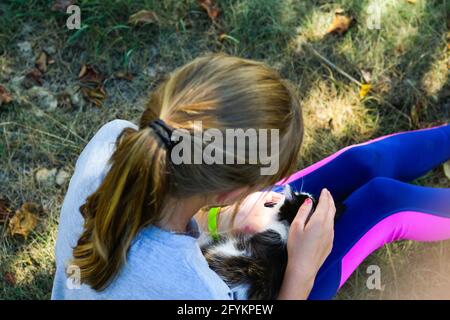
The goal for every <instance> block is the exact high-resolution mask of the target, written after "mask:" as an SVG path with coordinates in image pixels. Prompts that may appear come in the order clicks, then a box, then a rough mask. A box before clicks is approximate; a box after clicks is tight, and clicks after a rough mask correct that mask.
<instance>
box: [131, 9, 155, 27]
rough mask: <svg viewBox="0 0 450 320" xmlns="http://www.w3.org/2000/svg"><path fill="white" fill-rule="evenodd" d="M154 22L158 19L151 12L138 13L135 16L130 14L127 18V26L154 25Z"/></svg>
mask: <svg viewBox="0 0 450 320" xmlns="http://www.w3.org/2000/svg"><path fill="white" fill-rule="evenodd" d="M155 22H159V18H158V16H157V15H156V13H155V12H153V11H151V10H141V11H138V12H136V13H135V14H132V15H131V16H130V17H129V18H128V23H129V24H134V25H137V24H147V23H155Z"/></svg>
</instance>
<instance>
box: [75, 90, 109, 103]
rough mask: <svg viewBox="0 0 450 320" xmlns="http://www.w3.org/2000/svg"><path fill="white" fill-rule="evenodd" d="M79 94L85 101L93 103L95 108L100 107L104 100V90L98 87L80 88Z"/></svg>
mask: <svg viewBox="0 0 450 320" xmlns="http://www.w3.org/2000/svg"><path fill="white" fill-rule="evenodd" d="M81 93H82V94H83V97H84V98H85V99H86V100H87V101H89V102H91V103H93V104H94V105H95V106H97V107H101V105H102V104H103V100H105V99H106V92H105V89H104V88H103V87H101V86H98V87H96V88H89V87H84V88H81Z"/></svg>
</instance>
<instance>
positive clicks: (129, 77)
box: [114, 71, 134, 81]
mask: <svg viewBox="0 0 450 320" xmlns="http://www.w3.org/2000/svg"><path fill="white" fill-rule="evenodd" d="M114 77H115V78H116V79H118V80H127V81H132V80H133V78H134V76H133V75H132V74H131V73H130V72H125V71H119V72H116V73H115V74H114Z"/></svg>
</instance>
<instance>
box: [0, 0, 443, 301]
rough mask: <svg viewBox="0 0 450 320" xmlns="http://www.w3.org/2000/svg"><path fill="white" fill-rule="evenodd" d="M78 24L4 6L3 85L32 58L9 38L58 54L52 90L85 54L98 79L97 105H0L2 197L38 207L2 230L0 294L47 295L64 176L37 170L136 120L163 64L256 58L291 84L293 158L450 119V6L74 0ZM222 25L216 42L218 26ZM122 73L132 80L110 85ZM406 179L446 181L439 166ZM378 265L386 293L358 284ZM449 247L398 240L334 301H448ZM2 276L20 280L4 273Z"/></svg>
mask: <svg viewBox="0 0 450 320" xmlns="http://www.w3.org/2000/svg"><path fill="white" fill-rule="evenodd" d="M373 2H377V3H380V4H384V10H383V11H382V17H381V29H380V30H370V29H368V28H367V25H366V19H367V15H368V13H367V7H368V5H369V4H370V3H373ZM79 3H80V6H81V14H82V26H83V28H82V31H79V32H77V31H75V30H68V29H66V28H65V19H66V15H65V14H63V13H56V12H52V11H50V7H51V4H52V1H35V0H31V1H25V0H22V1H19V0H6V1H2V2H1V3H0V84H1V85H4V86H5V87H6V88H9V89H10V90H13V89H14V88H15V87H14V81H15V78H17V77H18V76H20V75H23V74H24V73H25V72H26V71H27V70H28V69H29V68H31V67H32V66H33V64H34V57H33V56H31V57H25V56H23V55H22V54H21V53H20V52H19V50H18V46H17V44H18V43H20V42H23V41H28V42H30V44H31V45H32V46H33V54H34V55H36V54H38V53H39V52H40V50H42V49H46V50H48V48H49V47H52V48H54V49H55V52H56V53H55V54H52V58H53V59H54V60H55V64H53V65H51V66H50V68H49V71H48V72H47V73H46V75H45V77H44V80H45V81H44V85H43V86H44V87H46V88H48V89H49V90H50V91H51V92H53V93H55V95H56V94H59V93H61V92H64V91H65V90H67V88H72V87H75V86H76V85H77V75H78V72H79V70H80V67H81V65H82V64H84V63H91V64H93V65H95V66H97V67H98V69H99V70H100V71H101V72H102V73H103V74H105V75H106V76H107V77H108V80H107V82H106V85H105V89H106V91H107V95H108V97H107V99H106V101H105V104H104V105H103V106H102V107H101V108H95V107H92V106H89V105H84V106H81V107H75V108H73V109H65V108H58V109H57V110H55V111H53V112H46V111H44V112H43V111H42V110H40V109H39V108H37V107H35V106H34V107H33V106H31V105H30V104H28V103H22V102H21V101H22V100H21V98H22V97H26V95H27V92H26V90H25V89H23V88H19V89H17V90H14V95H15V102H13V103H11V104H9V105H7V106H2V107H0V136H1V138H0V181H1V183H0V196H1V197H3V198H7V199H9V200H10V201H11V204H12V207H13V208H18V207H20V205H21V204H22V203H23V202H25V201H34V202H37V203H39V204H41V205H42V206H44V207H45V209H46V216H45V217H42V219H41V221H40V222H39V225H38V228H37V229H36V230H35V231H34V232H32V234H31V235H30V236H29V237H28V239H20V238H12V237H10V236H9V235H8V233H7V229H6V228H5V227H4V226H1V225H0V275H1V276H0V297H1V298H3V299H46V298H49V295H50V290H51V283H52V275H53V272H54V257H53V246H54V242H55V238H56V230H57V222H58V216H59V210H60V206H61V203H62V200H63V198H64V194H65V190H66V188H67V185H65V186H62V187H56V186H41V185H38V184H37V182H36V181H35V179H34V172H35V170H37V169H38V168H42V167H46V168H54V167H57V168H66V169H67V170H68V171H70V172H73V166H74V163H75V160H76V158H77V156H78V154H79V152H80V151H81V149H82V148H83V146H84V145H85V143H86V142H87V141H88V140H89V139H90V138H91V137H92V135H93V134H94V133H95V131H96V130H98V128H99V127H100V126H101V125H102V124H104V123H105V122H107V121H109V120H112V119H115V118H123V119H129V120H136V119H137V118H138V117H139V115H140V112H141V110H142V101H143V99H145V96H146V93H147V92H148V90H151V88H153V87H154V86H155V84H156V83H158V81H160V79H161V78H162V77H163V76H164V74H165V73H166V72H169V71H171V70H173V69H174V68H176V67H177V66H180V65H182V64H183V63H185V62H187V61H189V60H191V59H192V58H194V57H196V56H197V55H199V54H201V53H203V52H207V51H214V52H217V51H223V52H227V53H230V54H234V55H239V56H242V57H247V58H252V59H261V60H264V61H266V62H267V63H269V64H271V65H272V66H274V67H275V68H277V69H279V70H280V71H281V73H282V74H283V75H284V76H285V77H286V78H288V79H290V80H291V81H292V82H293V83H295V85H296V86H297V87H298V90H299V92H300V94H301V98H302V103H303V108H304V113H305V124H306V139H305V145H304V149H303V153H302V156H301V159H300V163H299V165H300V166H304V165H307V164H311V163H313V162H315V161H318V160H320V159H321V158H323V157H324V156H326V155H328V154H330V153H332V152H334V151H336V150H338V149H340V148H342V147H345V146H347V145H349V144H352V143H358V142H362V141H364V140H367V139H370V138H373V137H376V136H379V135H382V134H387V133H391V132H396V131H402V130H410V129H416V128H422V127H429V126H432V125H434V124H439V123H443V122H445V121H449V120H450V104H449V100H448V97H449V83H448V75H447V73H448V65H449V61H448V49H447V38H446V37H447V36H448V33H447V32H448V31H447V28H448V26H447V25H446V23H447V17H446V15H445V13H446V12H448V11H449V5H448V3H447V2H446V1H444V0H441V1H437V0H436V1H431V0H429V1H425V0H417V2H416V3H415V4H410V3H408V2H407V1H406V0H404V1H403V0H397V1H388V0H379V1H357V0H342V1H322V0H315V1H300V0H297V1H296V0H222V1H220V2H219V6H220V9H221V16H220V17H219V19H218V21H217V22H216V23H212V22H211V21H210V19H209V18H208V17H207V15H206V13H205V12H204V11H203V10H202V9H201V8H199V6H198V5H197V3H196V1H194V0H183V1H178V0H165V1H157V0H151V1H150V0H149V1H131V0H129V1H93V0H89V1H79ZM337 8H343V9H344V10H345V11H346V12H347V13H348V14H351V15H353V16H354V17H355V18H356V22H355V23H354V25H353V26H352V27H351V28H350V30H349V31H348V32H347V33H346V34H345V35H344V36H342V37H338V36H324V34H325V31H326V28H327V26H328V24H329V22H330V21H331V19H332V17H333V14H334V10H335V9H337ZM141 9H149V10H154V11H155V12H156V14H157V15H158V16H159V17H160V21H161V22H160V23H158V24H149V25H144V26H138V27H132V26H130V25H128V24H127V20H128V17H129V16H130V15H131V14H133V13H135V12H137V11H139V10H141ZM222 33H224V34H226V35H227V37H225V38H224V39H223V40H220V39H219V35H220V34H222ZM309 47H313V48H314V49H315V50H316V51H318V52H319V53H321V54H322V55H324V56H326V57H327V58H328V59H329V60H331V61H332V62H333V63H334V64H336V65H337V66H339V67H340V68H342V69H343V70H344V71H345V72H347V73H348V74H350V75H351V76H352V77H354V78H356V79H357V80H358V81H361V80H362V76H361V70H363V69H364V70H367V71H369V72H370V73H371V77H372V82H373V83H374V90H373V91H372V92H371V93H370V94H369V95H368V96H367V97H366V98H365V99H364V100H361V99H360V98H359V89H358V87H357V85H355V84H354V83H352V82H351V81H349V80H348V79H347V78H345V77H343V76H342V75H341V74H340V73H338V72H336V71H335V70H334V69H332V68H330V67H328V66H327V65H325V64H324V63H323V62H322V61H321V60H320V59H318V58H317V57H316V56H315V55H314V54H312V53H311V51H310V50H309V49H308V48H309ZM124 69H127V70H129V71H130V72H132V73H133V74H134V76H135V77H134V79H133V81H132V82H126V81H119V80H114V79H113V77H112V75H113V73H114V72H117V71H123V70H124ZM415 183H418V184H421V185H429V186H436V187H450V183H449V181H448V180H446V178H445V177H444V176H443V174H442V170H441V169H440V168H438V169H436V170H434V171H432V172H430V173H429V174H427V175H426V176H425V177H423V178H421V179H419V180H418V181H416V182H415ZM371 264H376V265H378V266H380V268H381V271H382V284H383V285H385V288H384V291H377V290H368V289H367V288H366V286H365V282H366V279H367V274H366V268H367V266H368V265H371ZM449 266H450V243H449V242H448V241H447V242H442V243H435V244H427V243H420V244H419V243H413V242H409V241H404V242H399V243H394V244H390V245H388V246H386V247H385V248H382V249H380V250H379V251H377V252H376V253H374V254H373V255H372V256H370V257H369V259H367V261H365V262H364V264H363V265H362V266H361V267H360V268H359V269H358V270H357V271H356V272H355V274H354V275H353V276H352V277H351V279H350V280H349V281H348V283H347V284H346V285H345V286H344V288H343V289H342V290H341V291H340V293H339V295H338V299H396V298H406V299H417V298H439V297H446V298H449V296H448V292H449V291H450V290H449V288H450V276H449V274H450V267H449ZM6 272H11V273H13V274H14V275H15V276H16V280H17V281H16V285H11V284H10V283H8V282H7V281H5V279H4V276H3V275H4V274H5V273H6Z"/></svg>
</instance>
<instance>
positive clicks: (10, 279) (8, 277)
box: [3, 272, 17, 287]
mask: <svg viewBox="0 0 450 320" xmlns="http://www.w3.org/2000/svg"><path fill="white" fill-rule="evenodd" d="M3 280H5V282H6V283H7V284H9V285H10V286H13V287H14V286H15V285H16V283H17V279H16V275H15V274H14V273H12V272H5V274H4V276H3Z"/></svg>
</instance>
